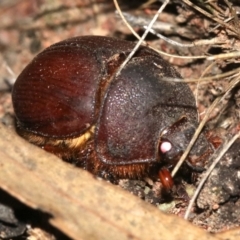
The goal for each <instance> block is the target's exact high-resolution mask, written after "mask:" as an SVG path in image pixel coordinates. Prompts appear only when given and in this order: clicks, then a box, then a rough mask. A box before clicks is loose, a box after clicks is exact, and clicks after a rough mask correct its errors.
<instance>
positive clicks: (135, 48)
mask: <svg viewBox="0 0 240 240" xmlns="http://www.w3.org/2000/svg"><path fill="white" fill-rule="evenodd" d="M168 3H169V0H165V1H164V3H163V4H162V6H161V7H160V8H159V9H158V11H157V13H156V14H155V16H154V17H153V19H152V21H151V22H150V23H149V25H148V27H147V29H146V30H145V32H144V34H143V35H142V37H141V38H140V39H139V41H138V43H137V44H136V46H135V47H134V48H133V50H132V51H131V53H130V54H129V55H128V57H127V58H126V59H125V61H124V62H123V63H122V64H121V66H120V67H119V69H118V71H117V73H116V75H119V74H120V72H121V71H122V69H123V68H124V66H125V65H126V64H127V63H128V61H129V60H130V59H131V58H132V56H133V55H134V54H135V52H136V51H137V49H138V48H139V47H140V45H141V44H142V43H143V41H144V39H145V38H146V36H147V34H148V33H149V30H150V29H151V28H152V26H153V24H154V22H155V21H156V20H157V18H158V16H159V14H160V13H161V12H162V11H163V9H164V8H165V7H166V5H167V4H168Z"/></svg>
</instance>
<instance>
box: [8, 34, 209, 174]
mask: <svg viewBox="0 0 240 240" xmlns="http://www.w3.org/2000/svg"><path fill="white" fill-rule="evenodd" d="M134 46H135V44H134V43H133V42H129V41H125V40H119V39H114V38H110V37H102V36H81V37H75V38H71V39H67V40H64V41H61V42H59V43H56V44H54V45H52V46H50V47H48V48H47V49H45V50H44V51H43V52H41V53H40V54H38V55H37V56H36V57H35V58H34V59H33V60H32V61H31V62H30V63H29V64H28V65H27V66H26V68H25V69H24V70H23V71H22V73H21V74H20V75H19V77H18V78H17V80H16V82H15V84H14V87H13V91H12V101H13V107H14V111H15V115H16V119H17V124H16V125H17V131H18V133H19V134H20V135H21V136H23V137H24V138H26V139H27V140H28V141H29V142H31V143H33V144H36V145H38V146H40V147H42V148H43V149H45V150H47V151H49V152H51V153H54V154H55V155H57V156H59V157H61V158H62V159H64V160H67V161H72V160H73V159H74V161H75V162H77V163H78V165H81V166H82V167H83V168H85V169H87V170H89V171H90V172H92V173H94V174H99V173H101V172H106V173H108V174H110V175H112V176H114V177H117V178H141V177H143V176H148V175H149V174H150V172H151V171H152V170H154V171H155V170H156V171H158V170H159V169H161V166H162V165H164V164H166V163H167V164H168V163H169V162H170V164H174V162H175V161H176V158H178V157H179V154H181V153H182V152H183V151H184V149H185V147H186V146H187V144H188V143H189V141H190V139H191V136H192V135H193V133H194V130H195V128H196V125H197V108H196V105H195V99H194V96H193V94H192V92H191V90H190V88H189V86H188V85H187V84H186V83H184V82H178V83H175V82H169V81H162V79H163V78H164V77H171V78H180V77H181V76H180V74H179V73H178V72H177V71H176V70H175V69H174V68H173V67H172V66H171V65H170V64H169V63H168V62H167V61H165V60H164V59H163V58H162V57H161V56H160V55H159V54H158V53H157V52H155V51H154V50H152V49H150V48H148V47H145V46H141V47H140V48H139V49H138V51H137V52H136V53H135V55H134V56H133V57H132V59H131V60H130V61H129V62H128V63H127V65H126V66H125V67H124V68H123V70H122V71H121V73H120V74H119V75H116V72H117V70H118V68H119V66H120V65H121V63H122V62H123V61H124V60H125V59H126V57H127V56H128V54H129V53H130V52H131V50H132V49H133V47H134ZM208 149H209V143H208V141H207V140H206V138H205V137H204V135H203V134H201V136H200V138H199V140H198V141H197V142H196V144H195V146H194V148H193V150H192V152H191V153H190V155H191V154H192V155H201V154H202V153H203V152H206V151H208ZM164 171H165V170H164ZM168 175H169V174H168ZM167 177H169V176H167Z"/></svg>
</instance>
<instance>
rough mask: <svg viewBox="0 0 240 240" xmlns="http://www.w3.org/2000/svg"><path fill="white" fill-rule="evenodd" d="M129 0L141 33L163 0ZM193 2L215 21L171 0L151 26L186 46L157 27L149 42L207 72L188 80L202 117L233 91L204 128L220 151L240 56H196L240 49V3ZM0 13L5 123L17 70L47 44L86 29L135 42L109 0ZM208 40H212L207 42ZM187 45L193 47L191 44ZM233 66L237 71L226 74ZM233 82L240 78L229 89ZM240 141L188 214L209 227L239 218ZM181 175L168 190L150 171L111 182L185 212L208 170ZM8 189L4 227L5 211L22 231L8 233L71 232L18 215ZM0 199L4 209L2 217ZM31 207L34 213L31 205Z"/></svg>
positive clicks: (124, 5)
mask: <svg viewBox="0 0 240 240" xmlns="http://www.w3.org/2000/svg"><path fill="white" fill-rule="evenodd" d="M128 2H130V1H125V0H122V1H120V2H119V4H120V7H121V9H122V11H124V13H127V14H128V15H127V19H128V21H129V22H130V24H131V25H132V26H133V28H134V29H135V31H136V32H137V33H139V34H142V33H143V32H144V28H143V24H144V22H149V21H150V20H151V19H152V18H153V16H154V14H155V13H156V12H157V10H158V8H159V7H160V3H159V2H161V1H131V4H129V3H128ZM182 2H184V1H182ZM192 2H194V6H199V7H200V8H201V9H202V10H204V11H205V12H207V13H208V14H212V16H214V17H215V18H216V19H218V20H217V21H218V22H217V21H216V20H214V19H213V18H211V17H209V16H206V14H204V13H200V12H199V11H197V10H195V9H194V8H193V7H190V6H188V5H187V4H185V3H179V1H171V3H170V4H168V6H167V7H166V9H165V10H164V12H163V13H162V14H160V16H159V18H158V20H157V21H156V23H155V25H154V27H153V29H154V30H155V31H157V32H159V33H161V34H162V35H164V36H165V37H167V38H169V39H171V40H174V41H176V42H179V43H181V44H183V45H181V46H178V45H172V44H169V43H167V42H166V41H164V40H163V39H159V38H158V37H157V36H155V35H153V34H149V35H148V36H147V38H146V41H147V43H148V44H149V45H151V46H152V47H154V48H156V49H158V50H161V51H163V52H165V53H168V54H173V55H178V56H188V58H178V57H171V56H165V55H163V57H164V58H165V59H166V60H168V61H169V62H170V63H171V64H172V65H173V66H174V67H175V68H176V69H177V70H178V71H179V73H180V74H181V75H182V77H183V78H184V79H188V80H189V79H200V78H209V79H207V80H206V81H204V82H202V83H189V85H190V87H191V89H192V91H193V92H194V95H195V97H196V103H197V107H198V111H199V119H200V120H201V119H203V117H204V116H205V113H206V111H207V109H208V107H209V106H210V105H211V103H213V101H214V100H215V99H216V98H217V97H219V96H223V95H224V93H226V92H228V94H227V95H226V96H225V97H224V98H223V99H222V100H221V102H220V104H218V105H217V107H216V108H215V109H214V111H212V113H211V117H210V120H209V121H208V122H207V126H206V129H205V131H206V134H208V135H209V136H210V137H209V141H210V142H211V143H212V144H213V145H214V146H215V149H216V150H218V149H220V148H221V146H222V144H224V143H225V142H227V141H228V140H229V139H231V138H232V137H233V136H234V134H235V133H236V132H238V129H239V126H238V122H239V117H240V111H239V110H240V90H239V86H238V85H239V84H238V82H239V81H237V79H238V72H239V71H238V72H237V69H238V68H239V57H238V56H233V57H231V58H220V57H216V58H215V59H214V60H212V61H209V60H207V59H206V58H198V59H197V58H194V57H193V56H217V55H218V54H223V53H231V52H236V51H238V50H239V45H240V42H239V37H240V31H239V29H240V24H239V19H238V15H237V14H238V11H239V9H240V3H238V1H232V2H231V3H230V2H228V1H220V0H217V1H212V2H211V3H208V4H205V5H202V4H201V1H197V0H196V1H192ZM0 14H1V23H0V50H1V55H0V73H1V74H0V119H1V121H2V122H3V123H4V124H5V125H14V121H15V120H14V111H13V107H12V103H11V89H12V86H13V84H14V81H15V80H16V77H17V76H18V75H19V73H20V72H21V71H22V69H23V68H24V67H25V66H26V65H27V63H29V62H30V61H31V59H32V58H33V57H34V56H35V55H36V54H37V53H39V52H40V51H41V50H43V49H44V48H46V47H48V46H49V45H51V44H53V43H56V42H58V41H61V40H63V39H67V38H70V37H73V36H82V35H103V36H111V37H115V38H120V39H126V40H130V41H136V39H135V37H134V36H133V35H132V33H131V32H130V31H129V30H128V28H127V27H126V26H125V25H124V23H123V22H122V20H121V18H120V17H119V16H118V15H117V14H116V13H115V6H114V4H113V2H112V1H110V0H95V1H94V0H75V1H73V0H65V1H63V0H53V1H46V0H35V1H27V0H8V1H1V3H0ZM226 19H228V21H226V23H227V24H226V25H225V26H223V25H221V24H220V23H221V22H223V21H224V20H226ZM220 21H221V22H220ZM230 28H231V29H230ZM203 40H205V42H206V41H208V44H205V43H204V41H203ZM184 44H185V45H186V46H184ZM189 44H192V46H190V47H189ZM233 70H236V72H234V73H232V74H229V75H228V76H221V74H225V73H228V72H230V71H233ZM216 76H218V77H216ZM233 81H236V82H237V83H236V84H235V85H232V86H233V87H232V88H230V89H229V87H230V86H231V84H233ZM239 146H240V140H239V139H238V140H237V141H236V142H235V143H234V144H233V145H232V147H230V148H229V149H228V150H227V153H226V154H225V155H224V157H223V158H222V159H221V161H220V163H219V164H218V165H217V166H216V168H215V169H214V170H213V172H212V174H211V176H210V177H209V178H208V180H207V182H206V184H205V185H204V187H203V189H202V190H201V192H200V194H199V197H198V199H197V201H196V204H195V206H194V209H193V210H192V212H191V214H190V221H191V222H193V223H194V224H196V225H198V226H200V227H202V228H204V229H206V230H208V231H210V232H219V231H223V230H227V229H230V228H233V227H238V226H239V225H240V218H239V211H240V210H239V206H240V198H239V197H240V187H239V186H240V177H239V176H240V174H239V169H240V150H239V149H240V148H239ZM213 159H214V158H213V157H209V158H208V159H205V161H204V168H205V169H207V168H208V167H209V166H210V165H211V163H212V161H213ZM184 174H185V172H184V171H182V172H180V173H179V174H178V175H177V178H176V185H175V186H174V189H173V190H172V191H171V192H170V193H169V192H164V191H163V188H162V184H161V182H160V180H153V179H150V178H145V179H141V180H129V179H120V180H118V181H115V182H114V184H117V185H120V186H121V187H122V188H124V189H126V190H127V191H130V192H131V193H132V194H134V195H136V196H138V197H139V198H141V199H143V200H144V201H147V202H149V203H151V204H153V205H155V206H156V207H158V208H159V209H160V210H162V211H165V212H167V213H171V214H176V215H178V216H181V217H183V216H184V213H185V211H186V208H187V206H188V203H189V200H190V198H191V196H192V195H193V193H194V190H195V189H196V186H197V185H198V183H199V181H200V179H201V177H202V176H203V175H204V172H203V173H198V172H194V171H191V172H190V173H189V170H188V173H187V175H184ZM6 194H7V193H4V192H2V193H0V196H1V198H0V232H2V231H5V232H6V234H7V233H8V230H2V229H5V228H4V227H5V225H6V224H5V223H6V222H7V221H8V220H7V221H6V220H5V218H4V217H5V216H6V215H7V216H8V219H10V220H9V221H10V225H11V224H13V225H16V226H17V227H16V229H17V230H18V231H17V232H16V234H15V235H14V234H13V235H11V234H9V235H8V236H7V237H18V238H19V239H24V238H27V237H30V236H32V237H35V238H31V239H68V237H67V236H64V235H62V233H60V232H59V231H58V230H56V229H53V228H51V227H49V226H48V227H46V226H45V225H44V224H39V223H38V224H37V223H36V221H34V220H33V219H32V218H29V219H25V218H24V219H23V218H21V216H20V218H19V219H17V218H18V217H19V216H15V215H14V213H12V210H11V209H10V210H9V209H8V207H9V206H6V205H5V204H6V202H5V201H2V199H3V198H4V199H5V198H6V196H7V195H6ZM7 197H9V196H7ZM11 201H14V199H12V200H11ZM11 201H10V202H11ZM8 205H9V204H8ZM16 205H18V204H13V205H12V206H11V204H10V208H11V207H12V208H13V209H14V208H15V207H16ZM1 206H3V207H2V208H3V209H4V211H6V212H7V213H6V214H3V216H2V217H1ZM4 206H5V207H6V208H5V207H4ZM21 207H24V206H22V205H21ZM26 209H27V210H26V211H30V212H31V210H30V209H28V208H26ZM29 215H31V214H29ZM37 217H39V216H37ZM44 219H47V217H46V218H44ZM22 222H24V223H26V222H27V224H28V225H27V226H26V227H25V229H24V230H22ZM18 223H19V224H18ZM1 227H2V228H1ZM14 228H15V227H14ZM19 228H20V229H21V231H20V230H19ZM0 237H2V238H7V237H6V236H5V237H4V236H0ZM29 239H30V238H29Z"/></svg>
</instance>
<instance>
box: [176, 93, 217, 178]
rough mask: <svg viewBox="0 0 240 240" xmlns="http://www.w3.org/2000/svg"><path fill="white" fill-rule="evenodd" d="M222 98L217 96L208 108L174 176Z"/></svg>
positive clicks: (177, 165)
mask: <svg viewBox="0 0 240 240" xmlns="http://www.w3.org/2000/svg"><path fill="white" fill-rule="evenodd" d="M220 99H221V98H220V97H218V98H216V99H215V100H214V102H213V103H212V105H211V106H210V107H209V108H208V110H207V113H206V115H205V116H204V118H203V120H202V121H201V122H200V124H199V126H198V128H197V129H196V131H195V133H194V135H193V137H192V139H191V141H190V143H189V144H188V146H187V148H186V150H185V152H184V153H183V155H182V156H181V158H180V159H179V161H178V163H177V164H176V166H175V167H174V169H173V171H172V173H171V175H172V177H174V175H175V174H176V173H177V171H178V169H179V168H180V167H181V165H182V164H183V162H184V161H185V158H186V157H187V155H188V153H189V152H190V150H191V148H192V147H193V145H194V143H195V142H196V140H197V138H198V135H199V134H200V132H201V131H202V129H203V127H204V125H205V123H206V122H207V121H208V117H209V116H210V114H211V113H212V110H213V109H214V108H215V106H216V105H217V104H218V103H219V101H220Z"/></svg>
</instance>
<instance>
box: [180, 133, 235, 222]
mask: <svg viewBox="0 0 240 240" xmlns="http://www.w3.org/2000/svg"><path fill="white" fill-rule="evenodd" d="M239 137H240V132H238V133H237V134H236V135H235V136H234V137H233V138H232V139H231V140H230V141H229V142H227V143H226V144H225V145H224V146H223V149H222V150H221V151H220V153H218V152H216V154H215V155H218V156H217V157H216V159H215V160H214V162H213V163H212V165H211V166H210V167H209V168H208V170H207V171H206V173H205V174H204V176H203V178H202V180H201V181H200V183H199V185H198V187H197V189H196V191H195V193H194V195H193V197H192V199H191V200H190V202H189V205H188V208H187V210H186V212H185V215H184V219H188V216H189V214H190V211H191V209H192V207H193V204H194V202H195V200H196V198H197V196H198V194H199V192H200V190H201V188H202V186H203V184H204V183H205V181H206V180H207V178H208V177H209V175H210V173H211V172H212V170H213V169H214V168H215V166H216V165H217V164H218V162H219V161H220V159H221V158H222V156H223V155H224V154H225V153H226V152H227V150H228V149H229V148H230V147H231V146H232V144H233V143H234V142H235V141H236V140H237V138H239Z"/></svg>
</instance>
